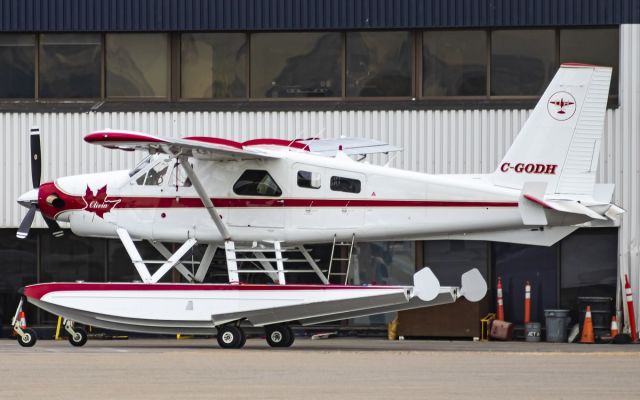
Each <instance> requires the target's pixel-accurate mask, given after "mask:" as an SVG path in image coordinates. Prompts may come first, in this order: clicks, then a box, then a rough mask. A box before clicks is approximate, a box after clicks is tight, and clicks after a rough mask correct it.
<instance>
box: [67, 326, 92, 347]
mask: <svg viewBox="0 0 640 400" xmlns="http://www.w3.org/2000/svg"><path fill="white" fill-rule="evenodd" d="M73 330H74V331H75V332H76V333H75V335H70V336H69V343H71V345H73V346H75V347H81V346H84V344H85V343H87V339H88V336H87V331H85V330H84V329H82V328H79V327H74V328H73Z"/></svg>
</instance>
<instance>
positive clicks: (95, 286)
mask: <svg viewBox="0 0 640 400" xmlns="http://www.w3.org/2000/svg"><path fill="white" fill-rule="evenodd" d="M398 288H400V287H399V286H346V285H256V284H239V285H230V284H201V283H199V284H193V283H184V284H179V283H178V284H176V283H66V282H53V283H39V284H36V285H30V286H27V287H25V288H24V295H25V296H27V297H30V298H32V299H37V300H39V299H41V298H42V297H43V296H44V295H46V294H48V293H53V292H87V291H102V292H111V291H196V290H200V291H221V290H242V291H244V290H253V291H263V290H345V289H356V290H370V289H398Z"/></svg>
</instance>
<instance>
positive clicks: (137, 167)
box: [129, 154, 151, 176]
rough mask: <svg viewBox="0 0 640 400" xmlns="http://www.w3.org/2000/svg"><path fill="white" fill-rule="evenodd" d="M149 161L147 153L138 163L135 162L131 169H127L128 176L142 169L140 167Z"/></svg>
mask: <svg viewBox="0 0 640 400" xmlns="http://www.w3.org/2000/svg"><path fill="white" fill-rule="evenodd" d="M150 162H151V154H149V155H148V156H146V157H145V158H143V159H142V160H141V161H140V162H139V163H138V164H136V166H135V167H133V169H132V170H131V171H129V176H134V175H135V174H137V173H138V172H140V171H142V169H143V168H144V167H146V166H147V165H149V163H150Z"/></svg>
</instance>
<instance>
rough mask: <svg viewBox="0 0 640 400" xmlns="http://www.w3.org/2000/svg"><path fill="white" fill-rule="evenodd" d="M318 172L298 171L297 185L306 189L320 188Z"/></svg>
mask: <svg viewBox="0 0 640 400" xmlns="http://www.w3.org/2000/svg"><path fill="white" fill-rule="evenodd" d="M320 184H321V182H320V174H319V173H317V172H311V171H298V186H299V187H301V188H308V189H320Z"/></svg>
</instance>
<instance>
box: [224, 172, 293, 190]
mask: <svg viewBox="0 0 640 400" xmlns="http://www.w3.org/2000/svg"><path fill="white" fill-rule="evenodd" d="M233 192H234V193H235V194H237V195H240V196H280V195H281V194H282V190H281V189H280V187H279V186H278V184H277V183H276V181H274V180H273V178H272V177H271V175H269V173H268V172H267V171H262V170H257V169H248V170H246V171H244V172H243V173H242V175H241V176H240V178H238V180H237V181H236V183H235V184H234V185H233Z"/></svg>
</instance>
